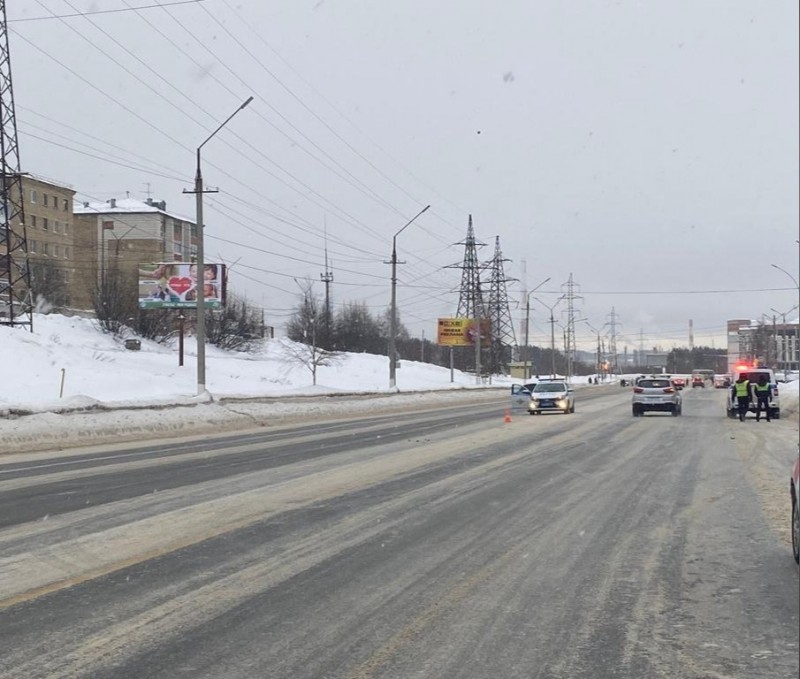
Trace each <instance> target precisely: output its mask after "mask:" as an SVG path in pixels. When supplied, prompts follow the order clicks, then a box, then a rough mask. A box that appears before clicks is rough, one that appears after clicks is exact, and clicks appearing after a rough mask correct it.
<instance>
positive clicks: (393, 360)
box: [389, 205, 430, 389]
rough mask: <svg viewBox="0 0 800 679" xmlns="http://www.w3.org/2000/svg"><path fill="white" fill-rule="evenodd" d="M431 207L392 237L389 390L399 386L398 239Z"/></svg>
mask: <svg viewBox="0 0 800 679" xmlns="http://www.w3.org/2000/svg"><path fill="white" fill-rule="evenodd" d="M428 208H430V205H426V206H425V207H424V208H422V209H421V210H420V211H419V212H418V213H417V214H415V215H414V216H413V217H412V218H411V219H409V220H408V221H407V222H406V223H405V225H404V226H403V228H402V229H400V230H399V231H398V232H397V233H396V234H394V236H392V301H391V308H390V311H389V388H390V389H394V388H395V387H396V386H397V378H396V376H397V357H396V353H397V348H396V343H395V339H396V335H397V237H398V236H399V235H400V234H401V233H402V232H403V231H404V230H405V228H406V227H408V226H411V224H412V223H413V222H414V221H415V220H416V219H417V217H419V216H420V215H421V214H423V213H424V212H427V210H428Z"/></svg>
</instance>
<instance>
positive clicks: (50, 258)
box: [20, 174, 85, 306]
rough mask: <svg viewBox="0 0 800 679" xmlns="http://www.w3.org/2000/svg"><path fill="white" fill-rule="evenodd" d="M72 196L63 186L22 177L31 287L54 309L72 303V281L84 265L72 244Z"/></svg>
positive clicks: (31, 177)
mask: <svg viewBox="0 0 800 679" xmlns="http://www.w3.org/2000/svg"><path fill="white" fill-rule="evenodd" d="M74 195H75V191H74V189H72V188H71V187H69V186H67V185H65V184H60V183H56V182H55V181H52V180H49V179H45V178H43V177H38V176H36V175H30V174H26V175H24V176H23V177H22V210H23V215H24V220H25V233H26V237H27V243H28V261H29V263H30V273H31V286H32V289H33V290H34V293H35V294H36V295H37V296H43V297H44V298H45V299H47V301H48V302H50V303H51V304H54V305H56V306H70V305H71V304H72V282H73V280H74V278H75V275H76V273H77V272H78V271H79V270H80V269H81V268H82V267H83V266H85V263H84V262H83V261H82V259H81V257H80V256H78V253H77V252H76V250H75V247H74V242H73V237H74V224H73V215H72V200H73V196H74ZM20 222H22V218H21V219H20Z"/></svg>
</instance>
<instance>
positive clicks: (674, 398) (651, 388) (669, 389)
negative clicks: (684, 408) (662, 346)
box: [631, 375, 681, 417]
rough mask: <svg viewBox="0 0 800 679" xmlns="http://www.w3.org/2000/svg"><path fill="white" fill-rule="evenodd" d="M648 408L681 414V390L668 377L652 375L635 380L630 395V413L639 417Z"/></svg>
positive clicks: (648, 409)
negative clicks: (631, 394)
mask: <svg viewBox="0 0 800 679" xmlns="http://www.w3.org/2000/svg"><path fill="white" fill-rule="evenodd" d="M650 410H653V411H656V412H662V413H672V415H673V416H674V417H678V416H679V415H680V414H681V392H680V391H678V390H677V389H676V388H675V385H674V384H672V380H671V379H669V378H668V377H664V376H662V375H659V376H655V375H654V376H652V377H640V378H639V379H638V380H636V385H635V386H634V387H633V396H632V397H631V413H632V414H633V416H634V417H641V416H642V415H644V414H645V413H646V412H648V411H650Z"/></svg>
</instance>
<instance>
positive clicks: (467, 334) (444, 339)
mask: <svg viewBox="0 0 800 679" xmlns="http://www.w3.org/2000/svg"><path fill="white" fill-rule="evenodd" d="M480 327H481V346H482V347H488V346H489V344H490V337H489V329H490V323H489V319H488V318H482V319H481V326H480ZM475 331H476V323H475V319H474V318H440V319H439V323H438V327H437V333H436V343H437V344H439V345H441V346H445V347H472V346H474V345H475V334H476V332H475Z"/></svg>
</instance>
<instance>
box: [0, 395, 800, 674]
mask: <svg viewBox="0 0 800 679" xmlns="http://www.w3.org/2000/svg"><path fill="white" fill-rule="evenodd" d="M684 395H685V396H684V407H683V416H682V417H671V416H669V415H660V414H654V415H648V416H646V417H643V418H633V417H631V414H630V402H629V399H630V392H629V390H628V389H620V388H618V387H595V388H591V387H588V388H586V389H582V390H579V391H578V392H577V400H576V413H575V414H574V415H561V414H553V415H542V416H536V417H531V416H528V415H527V414H523V413H514V414H513V415H512V418H511V419H512V421H511V422H504V417H503V416H504V410H505V405H506V399H505V398H502V399H501V398H499V397H494V399H493V401H486V402H483V403H475V402H474V401H473V402H465V403H464V404H463V405H462V406H460V407H448V408H436V409H429V410H427V411H425V412H410V413H403V414H395V415H391V416H387V415H378V416H371V417H368V418H363V419H352V420H348V421H345V420H343V419H339V420H335V421H330V422H310V423H308V424H303V425H292V426H284V427H279V428H265V429H262V430H260V431H257V432H247V433H244V434H242V435H226V436H224V437H217V438H213V437H206V438H204V439H202V440H199V441H189V440H184V441H179V442H175V441H173V442H169V443H162V444H159V443H148V444H146V445H145V444H141V445H140V446H138V447H136V446H126V447H117V448H105V449H102V450H100V449H92V450H91V451H71V452H69V453H59V454H56V453H54V454H53V455H36V456H31V457H30V458H28V459H22V458H19V457H17V458H12V459H6V460H5V461H3V460H2V459H0V677H13V678H14V679H35V678H38V677H41V678H45V677H46V678H47V679H54V678H59V677H74V678H78V677H81V678H91V679H103V678H111V677H114V678H125V679H128V678H135V679H146V678H148V677H169V678H170V679H174V678H175V677H191V678H192V679H195V678H196V679H206V678H208V679H211V678H214V679H240V678H241V679H244V678H247V679H250V678H256V677H269V678H286V679H306V678H308V679H311V678H320V679H322V678H326V679H340V678H341V679H371V678H373V677H374V678H376V679H377V678H381V679H409V678H411V677H426V678H428V677H430V678H436V679H442V678H453V679H479V678H480V679H487V678H498V679H506V678H508V679H513V678H517V677H519V678H525V679H529V678H532V677H541V678H548V679H549V678H553V679H555V678H563V679H573V678H583V677H586V678H589V677H591V678H592V679H604V678H606V677H608V678H611V677H614V678H624V679H645V678H649V677H653V678H664V679H682V678H691V679H701V678H703V679H732V678H736V679H739V678H741V679H761V678H776V679H789V678H794V677H797V676H798V671H799V670H800V667H799V662H798V653H799V648H798V635H799V634H800V629H799V626H798V624H799V623H798V619H799V618H798V609H799V608H800V593H799V591H798V568H797V566H796V565H795V563H794V561H793V559H792V557H791V549H790V546H789V542H788V541H789V527H788V521H789V493H788V486H789V475H790V472H791V465H792V462H793V459H794V456H795V455H797V447H796V446H797V419H796V415H795V416H793V417H790V418H784V419H781V420H779V421H774V422H771V423H769V424H767V423H766V422H759V423H756V422H755V420H754V419H748V420H747V421H746V422H744V423H740V422H738V421H735V420H729V419H727V418H726V417H725V416H724V413H723V410H724V408H723V401H724V395H723V393H722V392H721V391H714V390H711V389H705V390H695V391H691V390H686V391H685V392H684Z"/></svg>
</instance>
